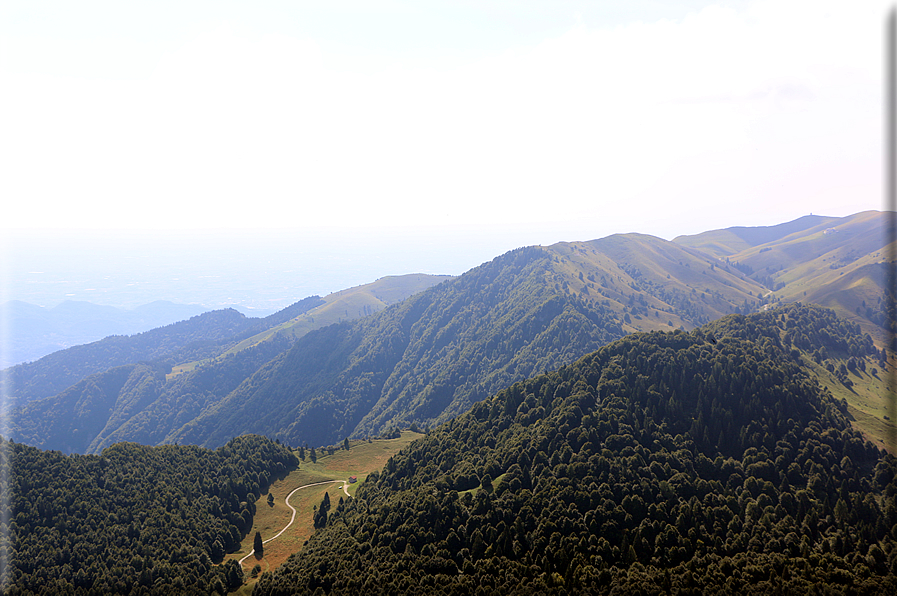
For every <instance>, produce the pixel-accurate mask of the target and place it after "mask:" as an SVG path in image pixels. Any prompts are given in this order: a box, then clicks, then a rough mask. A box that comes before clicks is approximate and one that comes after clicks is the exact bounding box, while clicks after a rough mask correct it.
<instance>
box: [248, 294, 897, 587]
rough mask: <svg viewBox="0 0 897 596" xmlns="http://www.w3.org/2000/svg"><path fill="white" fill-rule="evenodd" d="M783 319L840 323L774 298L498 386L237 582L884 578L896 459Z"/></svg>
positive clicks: (889, 573)
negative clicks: (792, 340) (826, 382)
mask: <svg viewBox="0 0 897 596" xmlns="http://www.w3.org/2000/svg"><path fill="white" fill-rule="evenodd" d="M782 315H785V317H784V321H783V320H782V318H781V316H782ZM817 315H818V316H817ZM802 317H806V318H807V320H808V321H809V320H816V321H817V322H818V323H819V327H818V329H814V331H815V332H816V335H817V336H819V335H821V334H822V333H823V330H825V332H827V333H830V334H831V335H832V337H833V341H839V336H840V338H841V339H844V338H845V337H847V338H850V337H855V336H856V334H854V333H853V332H852V331H853V330H851V329H848V328H844V329H843V332H842V333H840V334H839V332H838V328H839V327H838V322H837V321H838V320H837V319H836V318H830V317H829V316H828V315H827V314H826V313H825V312H823V311H821V310H820V311H816V310H814V309H813V308H808V307H803V306H792V307H788V309H783V310H780V311H775V310H774V311H771V312H770V313H768V314H767V313H762V314H758V315H752V316H749V317H731V318H728V319H725V320H723V321H721V322H719V323H718V324H715V325H709V326H707V327H705V328H703V329H701V330H697V331H696V332H693V333H684V332H681V331H678V332H669V333H660V332H653V333H645V334H632V335H630V336H627V337H625V338H623V339H621V340H618V341H616V342H614V343H612V344H610V345H608V346H606V347H604V348H601V349H599V350H598V351H596V352H594V353H592V354H590V355H588V356H586V357H584V358H583V359H581V360H579V361H578V362H576V363H575V364H572V365H570V366H566V367H562V368H561V369H559V370H557V371H554V372H551V373H548V374H545V375H540V376H537V377H534V378H531V379H528V380H526V381H523V382H519V383H515V384H514V385H512V386H511V387H509V388H508V389H506V390H504V391H501V392H498V393H497V394H496V395H495V396H493V397H491V398H489V399H487V400H484V401H483V402H481V403H478V404H476V405H474V406H473V407H472V408H471V410H470V412H468V413H467V414H465V415H463V416H460V417H458V418H456V419H455V420H453V421H451V422H449V423H447V424H444V425H442V426H441V427H439V428H437V429H435V430H433V431H431V432H430V433H429V434H428V435H427V436H426V437H425V438H422V439H421V440H419V441H417V442H415V443H414V444H412V445H411V446H410V447H409V448H408V449H407V450H405V451H404V452H403V453H401V454H399V455H398V456H396V457H394V458H393V459H391V460H390V461H389V462H388V463H387V465H386V467H385V469H384V471H383V473H382V474H381V475H380V476H379V477H378V478H369V480H368V482H367V483H366V484H365V485H364V486H363V487H362V488H361V490H359V493H358V498H357V499H354V500H351V501H349V502H348V503H347V504H346V505H344V506H343V507H342V508H338V509H337V510H336V511H335V512H332V513H331V516H330V520H329V522H328V525H327V527H326V528H325V529H323V530H321V531H320V532H319V533H318V534H316V536H315V537H314V538H313V539H312V541H310V543H309V545H308V546H307V547H306V548H305V549H304V550H303V551H301V552H300V553H298V554H297V555H295V556H294V557H293V558H292V559H291V560H290V561H289V562H288V563H287V564H285V565H284V566H283V567H281V568H280V569H278V570H276V571H275V572H274V573H269V574H264V575H263V576H262V578H261V580H260V582H259V584H258V587H257V588H256V591H255V594H259V595H267V594H304V593H313V592H315V591H317V590H319V589H320V590H322V591H323V592H324V593H332V594H346V593H349V592H358V591H361V592H364V593H384V594H385V593H393V594H394V593H408V594H411V593H427V594H432V593H448V594H466V593H478V591H483V593H493V592H497V593H532V592H535V593H558V594H564V593H569V594H583V593H595V594H604V593H636V592H639V591H640V592H642V593H648V594H660V593H670V592H673V593H716V594H732V593H757V594H761V593H763V594H765V593H770V592H772V591H775V590H779V591H780V592H782V593H808V592H812V591H813V590H822V591H823V592H828V593H834V594H841V593H870V594H890V593H894V591H895V589H897V582H895V576H894V574H895V572H897V542H895V539H897V507H895V495H897V485H895V477H897V460H895V459H894V458H893V457H892V456H889V455H888V456H885V455H883V453H882V452H880V451H879V450H878V449H877V448H876V447H875V446H873V445H872V444H871V443H868V442H866V441H864V440H863V438H862V436H861V435H860V434H859V433H858V432H857V431H855V430H853V429H852V428H851V425H850V421H849V420H848V419H847V417H846V416H845V413H844V407H843V404H842V403H841V402H839V401H837V400H835V399H833V398H832V396H831V395H830V393H829V392H828V391H827V390H826V389H825V388H823V387H821V386H820V385H819V383H818V382H817V381H816V379H815V378H814V377H813V376H812V374H810V373H809V372H808V370H807V368H806V367H804V366H803V365H802V364H801V359H800V358H795V356H794V354H792V353H791V348H790V345H787V346H786V345H785V344H784V343H783V342H782V340H781V333H780V332H784V331H786V329H785V328H787V320H790V319H791V318H795V319H797V320H800V319H801V318H802ZM778 322H782V326H783V328H782V329H780V328H779V327H778ZM770 324H774V325H775V326H776V330H775V331H773V330H772V329H771V328H770V327H769V325H770ZM804 332H805V333H806V332H807V331H806V330H805V331H804ZM859 337H862V336H859ZM849 346H850V342H849V341H848V345H847V349H848V350H850V347H849Z"/></svg>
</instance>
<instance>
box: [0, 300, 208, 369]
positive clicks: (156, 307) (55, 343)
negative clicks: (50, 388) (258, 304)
mask: <svg viewBox="0 0 897 596" xmlns="http://www.w3.org/2000/svg"><path fill="white" fill-rule="evenodd" d="M208 310H210V309H208V308H204V307H202V306H197V305H193V304H175V303H173V302H167V301H164V300H159V301H156V302H152V303H150V304H144V305H143V306H138V307H137V308H134V309H131V310H125V309H120V308H115V307H113V306H102V305H99V304H92V303H90V302H80V301H73V300H67V301H65V302H62V303H61V304H58V305H56V306H54V307H52V308H44V307H42V306H37V305H34V304H28V303H27V302H22V301H19V300H12V301H9V302H4V303H3V304H0V318H5V320H6V321H7V324H8V326H9V329H10V333H9V334H8V336H7V346H6V348H5V351H4V352H3V355H2V358H3V361H2V362H0V369H3V368H7V367H9V366H13V365H16V364H20V363H23V362H31V361H34V360H37V359H38V358H41V357H43V356H46V355H47V354H51V353H53V352H56V351H59V350H64V349H66V348H70V347H72V346H77V345H81V344H87V343H91V342H94V341H97V340H99V339H102V338H104V337H108V336H110V335H133V334H135V333H141V332H143V331H149V330H150V329H155V328H156V327H162V326H164V325H169V324H171V323H175V322H177V321H182V320H184V319H188V318H190V317H193V316H195V315H198V314H201V313H203V312H206V311H208Z"/></svg>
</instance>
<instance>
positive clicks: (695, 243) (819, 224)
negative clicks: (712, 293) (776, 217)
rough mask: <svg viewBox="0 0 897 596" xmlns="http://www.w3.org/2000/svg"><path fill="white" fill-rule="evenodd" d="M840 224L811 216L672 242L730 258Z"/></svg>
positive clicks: (703, 234)
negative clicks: (759, 247)
mask: <svg viewBox="0 0 897 596" xmlns="http://www.w3.org/2000/svg"><path fill="white" fill-rule="evenodd" d="M838 220H839V218H837V217H822V216H817V215H810V216H804V217H801V218H798V219H796V220H794V221H789V222H786V223H783V224H778V225H775V226H757V227H744V226H736V227H732V228H725V229H722V230H709V231H707V232H701V233H700V234H694V235H691V236H677V237H676V238H674V239H673V242H675V243H676V244H681V245H682V246H688V247H690V248H696V249H698V250H700V251H703V252H706V253H708V254H710V255H712V256H714V257H717V258H720V257H728V256H731V255H734V254H736V253H740V252H743V251H746V250H749V249H750V248H752V247H755V246H759V245H763V244H767V243H771V242H775V241H777V240H779V239H781V238H783V237H785V236H789V235H795V234H796V235H800V234H804V233H806V231H807V230H811V229H819V230H821V229H824V228H825V227H827V226H829V225H832V224H833V223H837V222H838Z"/></svg>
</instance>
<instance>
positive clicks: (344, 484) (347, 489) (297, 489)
mask: <svg viewBox="0 0 897 596" xmlns="http://www.w3.org/2000/svg"><path fill="white" fill-rule="evenodd" d="M333 482H342V483H343V492H344V493H346V496H347V497H348V496H350V495H349V483H348V482H347V481H345V480H324V481H323V482H314V483H312V484H303V485H302V486H298V487H296V488H294V489H293V490H292V491H290V494H288V495H287V497H286V499H284V503H286V505H287V507H289V508H290V511H292V512H293V515H291V516H290V521H289V523H288V524H287V525H285V526H284V527H283V529H282V530H281V531H280V532H278V533H277V534H275V535H274V536H271V538H268V539H267V540H262V544H267V543H269V542H271V541H272V540H274V539H275V538H277V537H278V536H280V535H281V534H283V533H284V532H286V531H287V530H288V529H289V527H290V526H292V525H293V522H294V521H296V508H295V507H293V506H292V505H290V497H292V496H293V495H294V494H296V491H300V490H302V489H303V488H310V487H312V486H320V485H322V484H331V483H333ZM254 554H255V549H252V550H251V551H249V554H248V555H246V556H245V557H243V558H242V559H240V561H239V563H240V565H241V566H242V565H243V561H245V560H246V559H248V558H249V557H251V556H252V555H254Z"/></svg>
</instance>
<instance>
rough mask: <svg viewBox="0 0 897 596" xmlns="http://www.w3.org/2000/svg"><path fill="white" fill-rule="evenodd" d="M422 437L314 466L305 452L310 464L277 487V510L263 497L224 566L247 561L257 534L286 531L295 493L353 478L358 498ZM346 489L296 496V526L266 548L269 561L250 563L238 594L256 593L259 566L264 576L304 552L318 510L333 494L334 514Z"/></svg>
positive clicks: (361, 445)
mask: <svg viewBox="0 0 897 596" xmlns="http://www.w3.org/2000/svg"><path fill="white" fill-rule="evenodd" d="M421 436H422V435H421V434H419V433H415V432H411V431H404V432H403V433H402V436H401V437H399V438H397V439H375V440H373V441H372V442H370V443H368V442H367V441H352V442H351V448H350V449H349V451H345V450H343V449H339V450H337V451H335V452H334V454H333V455H321V456H319V457H318V458H317V462H315V463H312V462H311V460H310V459H309V457H308V452H307V451H306V459H305V461H304V462H302V463H301V464H300V465H299V469H297V470H293V471H292V472H291V473H290V474H289V475H288V476H287V477H286V478H284V479H282V480H277V481H275V482H274V483H272V485H271V487H270V489H269V491H270V493H271V494H273V495H274V506H273V507H270V506H269V505H268V495H267V494H264V495H262V496H261V497H259V499H258V501H257V502H256V515H255V517H254V519H253V524H252V529H251V530H250V531H249V533H248V534H246V537H245V538H244V539H243V542H242V544H241V545H240V549H239V550H238V551H236V552H234V553H230V554H228V555H227V557H225V561H227V560H230V559H236V560H240V559H242V558H243V557H244V556H246V555H247V554H248V553H249V552H250V551H251V550H252V543H253V539H254V538H255V533H256V532H261V535H262V539H264V540H267V539H268V538H269V537H271V536H273V535H274V534H277V533H278V532H279V531H280V530H281V529H283V527H284V526H285V525H287V523H288V522H289V521H290V515H291V512H290V510H289V508H288V507H287V506H286V503H285V502H284V500H285V499H286V497H287V495H288V494H290V492H291V491H292V490H293V489H295V488H296V487H298V486H303V485H305V484H312V483H315V482H322V481H325V480H345V479H347V478H349V476H357V477H358V482H357V483H355V484H350V485H349V494H350V495H354V494H355V491H356V490H357V489H358V486H359V485H360V484H361V483H362V482H364V480H365V478H367V476H368V474H370V473H371V472H374V471H379V470H380V469H381V468H382V467H383V465H384V464H385V463H386V460H388V459H389V458H390V457H392V456H393V455H395V454H396V453H398V452H399V451H401V450H402V449H403V448H404V447H406V446H407V445H408V444H409V443H411V442H412V441H413V440H415V439H417V438H418V437H421ZM324 453H326V452H324ZM342 487H343V484H342V483H336V482H334V483H332V484H327V485H321V486H315V487H310V488H308V489H303V490H300V491H298V492H296V494H294V495H293V497H292V498H291V499H290V504H291V505H293V507H295V508H296V511H297V515H296V521H294V522H293V525H292V526H291V527H290V529H289V530H287V531H286V532H284V533H283V534H282V535H281V536H280V537H278V538H277V540H273V541H271V542H269V543H268V544H266V545H265V553H264V554H265V556H264V557H262V558H261V559H260V560H259V559H256V558H255V557H250V558H248V559H246V561H245V562H244V563H243V571H244V573H245V574H246V581H247V583H246V584H245V585H244V586H243V588H241V589H240V590H238V591H237V594H245V595H247V596H248V595H249V594H250V593H251V592H252V586H253V585H255V583H256V580H255V579H251V578H250V577H249V572H250V571H251V570H252V567H253V566H254V565H256V564H258V565H260V566H261V568H262V572H265V571H271V570H273V569H275V568H276V567H277V566H278V565H280V564H281V563H283V562H284V561H286V560H287V558H288V557H289V556H290V555H291V554H293V553H294V552H297V551H299V550H300V549H301V548H302V546H303V544H304V543H305V541H306V540H308V539H309V538H310V537H311V535H312V534H313V533H314V527H313V525H312V515H313V513H314V508H315V507H317V506H318V505H320V504H321V500H322V499H323V498H324V493H325V492H328V493H330V502H331V507H332V508H333V509H335V508H336V505H337V503H339V500H340V497H343V498H345V493H344V492H343V490H342Z"/></svg>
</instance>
